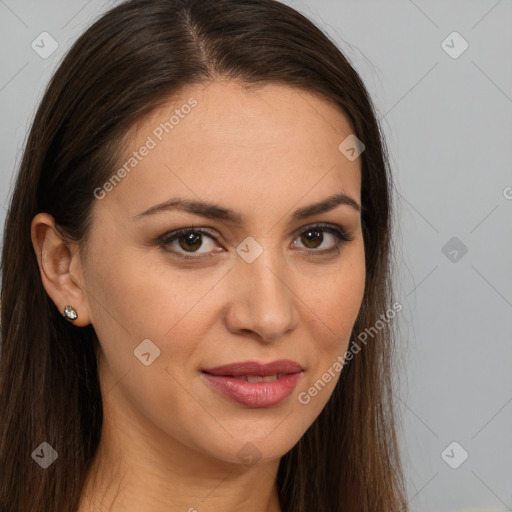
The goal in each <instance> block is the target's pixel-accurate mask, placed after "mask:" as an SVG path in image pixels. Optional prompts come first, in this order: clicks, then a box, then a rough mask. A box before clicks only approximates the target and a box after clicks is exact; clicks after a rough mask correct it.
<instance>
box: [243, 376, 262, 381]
mask: <svg viewBox="0 0 512 512" xmlns="http://www.w3.org/2000/svg"><path fill="white" fill-rule="evenodd" d="M245 378H246V379H247V382H262V381H263V377H261V376H260V375H246V376H245Z"/></svg>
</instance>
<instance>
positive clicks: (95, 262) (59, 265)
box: [32, 80, 365, 512]
mask: <svg viewBox="0 0 512 512" xmlns="http://www.w3.org/2000/svg"><path fill="white" fill-rule="evenodd" d="M191 97H193V98H195V99H196V100H197V102H198V104H197V106H196V107H195V108H193V109H192V110H191V112H190V113H189V114H188V115H187V116H185V117H184V119H181V120H180V123H179V124H178V125H177V126H175V127H174V129H173V131H172V132H171V133H169V134H165V135H164V137H163V139H162V141H161V142H159V141H158V140H157V139H156V138H155V137H153V138H155V140H156V141H157V142H158V144H157V146H156V147H155V148H154V149H152V150H151V151H150V152H149V154H148V155H147V156H145V157H144V158H143V159H142V161H140V163H139V164H138V165H137V167H136V168H134V169H133V170H132V171H131V172H130V173H129V174H128V175H127V176H126V177H124V179H123V180H122V181H121V183H119V184H118V185H116V186H115V187H114V188H113V189H112V190H111V191H109V192H108V193H107V194H106V195H105V197H104V198H103V199H101V200H100V199H95V200H94V204H93V225H92V231H91V237H90V240H89V242H88V245H87V247H86V248H85V247H82V251H80V250H79V249H80V247H79V246H77V245H75V244H70V243H66V242H65V241H64V240H63V239H62V238H61V237H60V236H59V234H58V233H57V231H56V230H55V224H54V221H53V218H52V217H51V216H50V215H49V214H46V213H41V214H38V215H37V216H36V217H35V218H34V219H33V222H32V241H33V245H34V250H35V252H36V255H37V257H38V261H39V266H40V270H41V279H42V282H43V285H44V287H45V289H46V291H47V293H48V295H49V296H50V297H51V298H52V300H53V301H54V303H55V305H56V306H57V307H58V309H59V310H60V311H61V312H62V310H63V308H64V306H65V305H67V304H71V305H73V306H74V307H75V309H76V310H77V312H78V319H77V320H75V321H74V324H75V325H77V326H86V325H88V324H92V325H93V326H94V329H95V332H96V334H97V336H98V339H99V342H100V350H99V353H98V365H99V375H100V382H101V387H102V395H103V410H104V424H103V431H102V439H101V443H100V446H99V449H98V452H97V454H96V457H95V459H94V461H93V467H92V468H91V470H90V471H89V473H88V478H87V482H86V485H85V486H84V489H83V496H82V502H81V505H80V509H79V510H80V512H89V511H98V510H104V509H105V510H106V509H108V508H109V507H112V508H111V510H112V512H120V511H123V512H132V511H134V512H135V511H137V512H149V511H152V512H163V511H165V512H169V511H190V512H193V511H194V510H197V511H198V512H203V511H208V512H220V511H222V512H234V511H237V510H247V511H254V512H256V511H258V512H261V511H266V512H277V511H280V510H281V509H280V507H279V503H278V499H277V489H276V486H275V480H276V475H277V470H278V466H279V460H280V457H282V456H283V455H284V454H285V453H286V452H287V451H289V450H290V449H291V448H292V447H293V446H294V445H295V444H296V443H297V442H298V440H299V439H300V438H301V436H302V435H303V434H304V432H305V431H306V430H307V429H308V427H309V426H310V425H311V424H312V423H313V421H314V420H315V418H316V417H317V416H318V414H319V413H320V412H321V410H322V409H323V407H324V406H325V404H326V403H327V400H328V399H329V397H330V396H331V394H332V391H333V389H334V386H335V384H336V382H337V380H338V378H339V372H336V373H335V375H336V376H335V378H333V379H331V381H330V382H329V383H327V384H326V385H325V387H324V388H323V389H322V390H321V391H320V392H319V393H318V394H317V395H316V396H315V397H312V398H311V401H310V402H309V403H308V404H307V405H304V404H302V403H300V401H299V400H298V395H299V393H301V392H305V391H307V390H308V388H310V387H311V386H312V385H313V384H314V383H315V382H316V381H317V380H318V379H320V378H321V377H322V375H323V374H324V373H325V372H326V371H327V370H328V369H329V368H330V367H332V366H333V363H334V362H335V361H337V360H338V357H339V356H340V355H342V354H344V353H345V351H346V349H347V347H348V343H349V339H350V336H351V333H352V329H353V326H354V323H355V320H356V317H357V314H358V312H359V309H360V306H361V302H362V299H363V292H364V284H365V254H364V245H363V236H362V230H361V217H360V212H359V211H357V210H356V209H354V208H352V207H350V206H348V205H338V206H337V207H335V208H334V209H332V210H331V211H329V212H325V213H320V214H315V215H313V216H311V217H308V218H307V219H303V220H299V221H292V220H291V214H292V212H293V211H294V210H295V209H297V208H300V207H304V206H308V205H310V204H312V203H316V202H318V201H321V200H323V199H325V198H327V197H329V196H331V195H332V194H334V193H336V192H344V193H345V194H347V195H348V196H350V197H351V198H353V199H354V200H355V201H356V202H357V203H358V204H359V205H360V204H361V196H360V188H361V169H360V158H357V159H356V160H354V161H350V160H348V159H347V158H345V156H344V155H343V154H342V153H341V152H340V151H339V149H338V145H339V144H340V142H341V141H342V140H344V139H345V137H347V136H348V135H349V134H351V133H353V130H352V128H351V125H350V124H349V121H348V119H347V118H346V116H345V115H344V114H342V113H341V111H340V110H339V109H337V108H336V107H335V106H334V105H333V104H331V103H329V102H328V101H326V100H325V99H322V98H320V97H317V96H315V95H312V94H311V93H307V92H304V91H301V90H298V89H294V88H291V87H289V86H284V85H275V84H272V85H267V86H265V87H262V88H260V89H258V90H255V89H251V90H247V89H245V88H243V87H242V86H241V85H239V84H237V83H236V82H233V81H228V80H217V81H215V82H212V83H210V84H207V85H205V84H201V85H196V86H193V87H188V88H187V89H186V90H185V91H183V92H182V94H181V95H179V96H178V95H177V96H175V97H173V98H172V100H170V101H169V103H168V105H166V106H165V108H162V109H160V110H158V111H157V112H155V113H154V114H153V115H151V116H150V117H149V118H147V119H145V120H144V121H143V122H141V123H140V124H139V125H138V126H137V127H136V128H134V129H133V130H132V132H131V133H130V136H129V137H128V138H127V140H126V154H127V158H129V156H130V155H131V153H132V152H133V151H135V150H137V149H138V148H140V147H141V146H142V145H143V144H144V142H145V141H146V139H147V136H148V135H151V133H152V132H153V130H154V129H155V127H157V126H158V125H159V124H160V122H163V121H165V120H168V119H169V117H170V115H172V113H173V112H174V110H175V109H176V108H180V106H182V105H184V104H185V103H186V102H187V100H188V99H189V98H191ZM122 163H124V162H122ZM122 163H121V164H120V165H122ZM175 197H180V198H184V199H192V200H199V199H200V200H203V201H208V202H213V203H216V204H219V205H221V206H223V207H225V208H231V209H233V210H236V211H237V212H239V213H240V214H241V215H242V216H243V223H242V224H240V225H235V224H231V223H229V222H227V221H224V220H219V219H207V218H203V217H199V216H196V215H193V214H191V213H187V212H182V211H177V210H173V211H164V212H160V213H157V214H154V215H148V216H144V217H143V218H139V219H137V220H134V219H132V217H133V216H135V215H137V214H139V213H141V212H143V211H145V210H147V209H148V208H149V207H151V206H154V205H157V204H160V203H163V202H165V201H167V200H169V199H171V198H175ZM315 223H328V224H331V225H333V226H334V227H335V226H338V227H341V228H343V229H345V230H346V231H347V232H348V233H349V234H350V235H351V236H352V237H353V240H351V241H349V242H341V245H340V247H339V250H334V251H333V252H331V253H329V254H324V255H321V254H320V253H321V251H322V250H328V249H330V248H332V247H335V246H336V240H337V239H336V237H335V236H334V235H332V234H330V233H329V232H327V231H320V239H319V240H317V241H313V242H309V244H308V239H307V237H306V235H305V234H304V233H305V230H304V229H302V228H304V227H306V226H309V225H311V224H315ZM190 227H194V228H201V227H202V228H210V229H211V230H212V233H213V235H214V236H215V238H213V237H212V238H210V237H209V236H208V235H203V236H202V237H201V238H200V242H198V243H197V242H196V245H194V244H192V245H193V247H192V248H191V249H189V251H188V254H189V255H192V256H193V255H196V256H198V255H199V256H200V257H201V256H204V255H205V254H206V255H207V256H208V254H209V255H210V256H209V257H206V258H203V259H198V260H196V261H194V260H183V259H180V258H179V257H178V256H173V253H172V252H170V251H172V250H173V249H174V250H175V251H177V252H180V253H181V254H187V250H186V248H187V247H188V246H187V245H186V241H183V238H182V239H181V240H182V243H181V245H180V242H179V240H174V241H173V242H170V243H169V244H168V245H167V246H166V247H167V249H168V251H167V252H166V250H165V248H162V247H159V246H158V243H157V242H156V240H157V239H158V237H160V236H162V235H164V234H166V233H170V232H172V231H175V230H177V229H180V228H190ZM306 232H307V231H306ZM322 235H323V239H322ZM249 236H251V237H253V238H254V239H255V240H256V241H257V243H258V244H259V245H260V246H261V248H262V249H263V252H262V253H261V254H260V255H259V256H258V257H257V258H256V259H255V260H254V261H253V262H252V263H247V262H246V261H245V260H244V259H242V258H241V257H240V256H239V255H238V253H237V252H236V247H237V246H238V245H239V244H240V243H241V242H242V241H244V240H245V239H246V238H247V237H249ZM85 249H86V252H85V251H84V250H85ZM216 249H219V252H215V250H216ZM308 249H310V250H311V251H317V252H316V253H314V254H307V252H306V251H307V250H308ZM194 251H195V252H194ZM85 254H86V256H84V255H85ZM63 321H65V320H64V319H63ZM144 339H150V340H152V342H153V343H154V344H155V345H156V346H158V348H159V349H160V356H159V357H158V358H157V359H155V360H154V362H153V363H152V364H151V365H149V366H145V365H143V364H142V363H141V362H140V360H139V359H138V358H137V357H134V350H135V349H136V347H137V346H138V345H139V344H140V343H141V342H142V340H144ZM276 359H291V360H293V361H296V362H298V363H299V364H300V365H301V366H302V367H303V368H304V372H303V374H302V375H301V378H300V380H299V382H298V384H297V387H296V388H295V390H294V391H293V393H292V394H291V395H290V396H289V397H287V398H286V399H285V400H283V401H282V402H280V403H279V404H277V405H275V406H272V407H266V408H256V409H250V408H247V407H244V406H242V405H239V404H237V403H235V402H233V401H231V400H230V399H228V398H226V397H224V396H223V395H221V394H219V393H218V392H217V391H215V390H214V389H213V388H212V387H211V386H210V385H209V383H208V382H206V381H205V380H204V379H203V377H202V374H201V369H204V368H211V367H215V366H219V365H223V364H227V363H232V362H236V361H247V360H256V361H260V362H269V361H273V360H276ZM248 443H252V445H254V447H256V449H257V453H258V454H259V456H260V459H259V460H258V461H257V462H256V463H252V464H248V463H244V461H243V460H241V457H240V455H239V451H240V450H241V449H244V447H246V448H245V449H246V450H247V444H248ZM56 463H57V464H58V461H57V462H56Z"/></svg>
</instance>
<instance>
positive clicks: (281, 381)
mask: <svg viewBox="0 0 512 512" xmlns="http://www.w3.org/2000/svg"><path fill="white" fill-rule="evenodd" d="M201 373H202V375H203V377H204V378H205V380H206V381H207V382H208V383H209V384H210V385H211V386H212V388H213V389H214V390H215V391H218V392H220V393H221V394H222V395H223V396H225V397H227V398H229V399H230V400H231V401H234V402H236V403H237V404H239V405H243V406H245V407H248V408H260V407H271V406H273V405H277V404H279V403H280V402H281V401H283V400H284V399H285V398H287V397H288V396H289V395H290V394H291V392H292V391H293V389H294V388H295V386H296V385H297V382H298V380H299V379H300V377H301V376H302V374H303V373H304V369H303V368H302V366H300V365H299V364H298V363H296V362H294V361H289V360H279V361H273V362H271V363H266V364H264V363H258V362H256V361H245V362H238V363H232V364H227V365H223V366H218V367H215V368H209V369H206V370H202V372H201Z"/></svg>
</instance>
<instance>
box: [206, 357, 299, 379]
mask: <svg viewBox="0 0 512 512" xmlns="http://www.w3.org/2000/svg"><path fill="white" fill-rule="evenodd" d="M301 371H303V368H302V366H301V365H300V364H298V363H296V362H295V361H290V360H287V359H280V360H279V361H272V362H270V363H258V362H257V361H241V362H237V363H230V364H225V365H222V366H217V367H215V368H207V369H206V370H203V372H206V373H209V374H211V375H222V376H228V377H240V376H242V375H258V376H261V377H266V376H268V375H278V374H288V373H298V372H301Z"/></svg>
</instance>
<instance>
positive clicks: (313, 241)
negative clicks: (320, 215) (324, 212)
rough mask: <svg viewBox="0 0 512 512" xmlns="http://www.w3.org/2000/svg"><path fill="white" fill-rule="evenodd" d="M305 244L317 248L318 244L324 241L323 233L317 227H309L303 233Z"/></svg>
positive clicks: (309, 247)
mask: <svg viewBox="0 0 512 512" xmlns="http://www.w3.org/2000/svg"><path fill="white" fill-rule="evenodd" d="M301 238H302V240H303V243H304V245H305V246H306V247H307V248H308V249H317V247H318V245H320V244H321V243H322V242H323V239H324V236H323V233H322V232H321V231H319V230H317V229H309V230H308V231H305V232H304V233H303V234H302V237H301Z"/></svg>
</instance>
